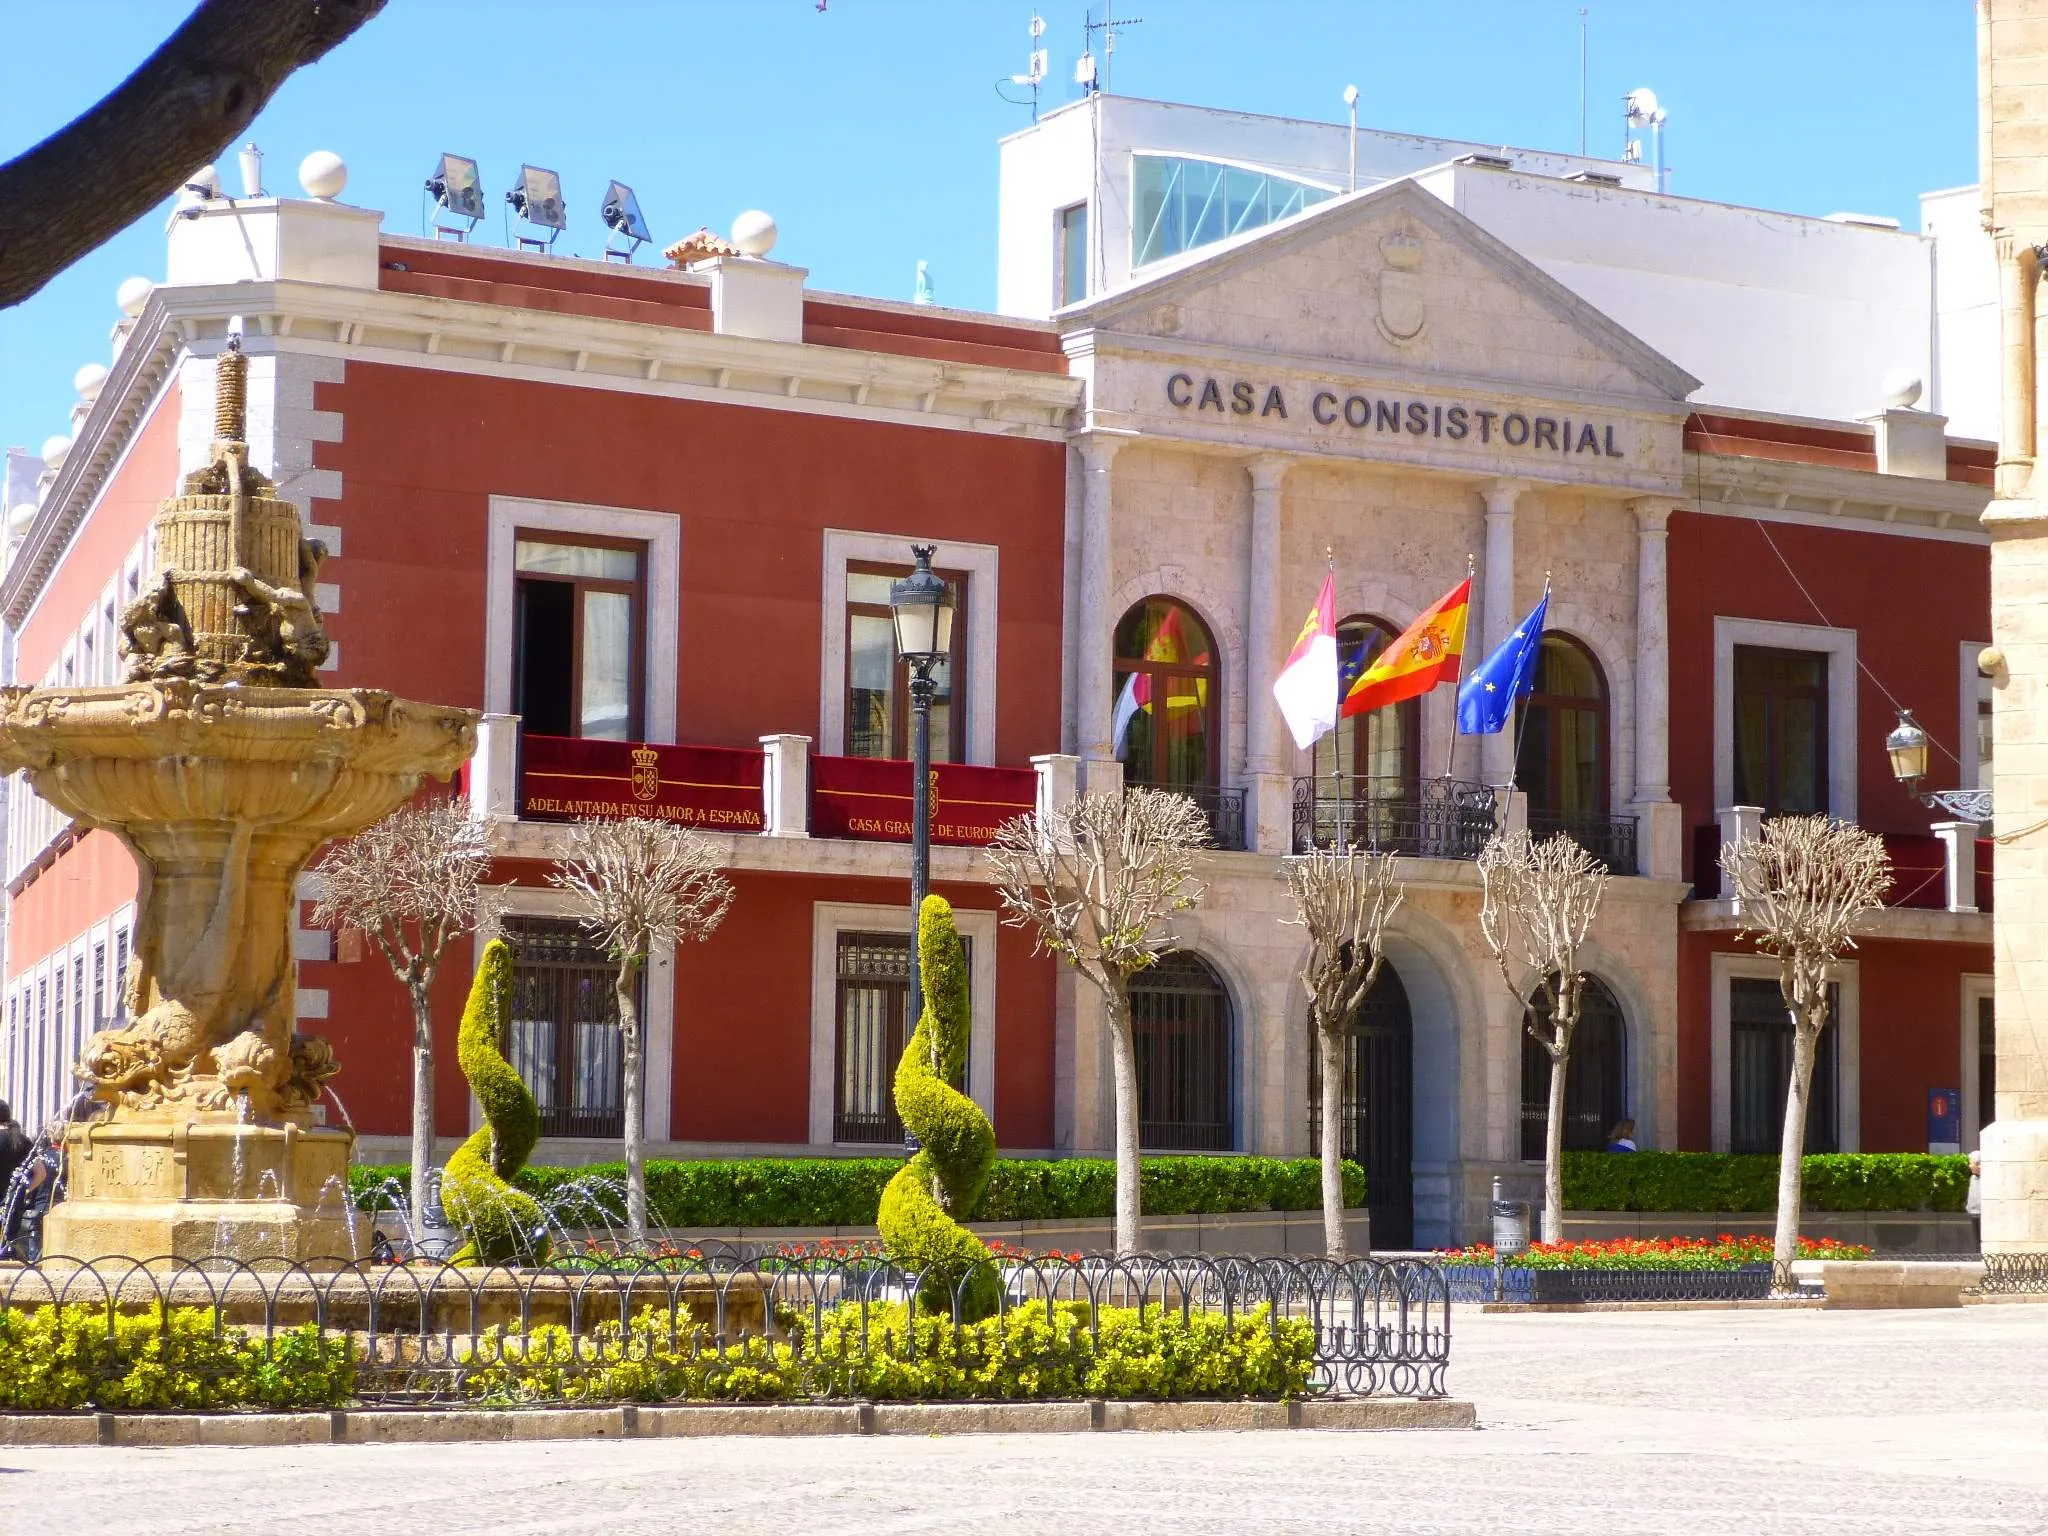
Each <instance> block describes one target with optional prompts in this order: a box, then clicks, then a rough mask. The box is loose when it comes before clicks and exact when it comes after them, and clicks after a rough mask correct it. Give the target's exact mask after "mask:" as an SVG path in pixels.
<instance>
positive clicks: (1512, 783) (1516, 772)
mask: <svg viewBox="0 0 2048 1536" xmlns="http://www.w3.org/2000/svg"><path fill="white" fill-rule="evenodd" d="M1543 601H1544V602H1545V603H1546V604H1547V603H1548V602H1549V601H1550V572H1548V571H1545V572H1544V573H1543ZM1544 615H1545V617H1544V622H1545V623H1546V624H1547V623H1548V622H1549V610H1548V608H1546V609H1545V610H1544ZM1536 644H1537V647H1538V649H1537V652H1536V664H1537V665H1538V666H1541V665H1542V664H1543V652H1542V649H1541V647H1542V644H1543V641H1542V639H1541V637H1540V636H1539V637H1538V639H1537V642H1536ZM1529 691H1530V692H1531V693H1534V692H1535V691H1536V690H1535V689H1534V688H1533V687H1532V688H1531V689H1530V690H1529ZM1516 712H1517V714H1519V715H1520V716H1521V718H1520V719H1518V720H1516V721H1515V755H1514V759H1513V760H1512V761H1511V762H1510V763H1509V764H1508V801H1507V804H1506V805H1504V806H1502V807H1501V813H1500V814H1501V820H1502V821H1503V822H1505V821H1506V820H1507V815H1508V812H1510V811H1512V810H1513V809H1514V808H1515V790H1516V788H1517V786H1518V785H1519V783H1520V781H1521V777H1522V737H1523V735H1524V734H1525V733H1526V732H1527V731H1528V729H1529V712H1528V711H1527V710H1526V709H1521V708H1520V707H1519V706H1517V708H1516Z"/></svg>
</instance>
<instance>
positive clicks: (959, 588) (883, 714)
mask: <svg viewBox="0 0 2048 1536" xmlns="http://www.w3.org/2000/svg"><path fill="white" fill-rule="evenodd" d="M910 570H911V568H910V567H909V566H907V565H900V566H891V565H875V564H870V563H868V562H865V561H854V562H849V563H848V565H847V567H846V755H847V756H848V757H895V758H903V757H908V756H910V745H911V738H910V669H909V668H908V667H907V666H905V665H904V664H903V663H902V662H901V661H900V660H898V659H897V655H896V627H895V622H894V620H893V619H892V618H891V617H890V613H889V588H890V587H891V586H892V585H893V584H894V583H896V582H897V581H900V580H901V579H902V578H903V577H905V576H908V575H909V574H910ZM939 574H940V575H941V576H943V577H944V578H945V579H946V582H947V584H948V585H949V586H950V587H951V588H952V589H953V603H954V612H953V652H952V655H951V656H949V657H948V658H947V659H945V660H943V661H941V662H940V663H939V664H938V665H937V666H936V667H934V668H933V669H932V684H933V691H932V761H933V762H935V763H957V762H959V761H961V760H962V759H963V758H964V757H965V756H966V726H967V707H966V699H965V696H964V695H965V691H966V690H965V686H964V685H965V682H966V667H965V662H966V656H967V650H966V647H967V577H966V575H965V574H964V573H962V572H960V571H941V572H939Z"/></svg>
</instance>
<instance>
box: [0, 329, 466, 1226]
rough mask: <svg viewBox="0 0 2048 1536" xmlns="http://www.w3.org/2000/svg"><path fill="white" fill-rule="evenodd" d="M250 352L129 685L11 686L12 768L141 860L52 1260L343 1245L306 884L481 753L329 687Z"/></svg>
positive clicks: (295, 519)
mask: <svg viewBox="0 0 2048 1536" xmlns="http://www.w3.org/2000/svg"><path fill="white" fill-rule="evenodd" d="M247 369H248V361H247V359H246V358H245V357H243V355H242V353H241V349H240V338H239V337H235V336H231V337H230V339H229V344H228V348H227V350H226V351H224V352H223V353H222V354H221V355H220V358H219V361H218V363H217V373H216V385H217V396H216V405H215V416H214V438H215V441H214V443H213V449H212V456H211V459H212V461H211V462H210V463H209V464H208V465H207V466H206V467H205V468H203V469H200V470H197V471H195V472H194V473H192V474H190V475H188V476H186V477H185V480H184V484H183V486H182V488H181V491H180V494H178V495H176V496H173V497H171V498H170V499H168V500H166V501H165V502H163V503H162V505H161V506H160V508H159V510H158V512H157V514H156V519H155V522H154V524H153V525H152V526H153V531H154V533H155V548H156V570H155V572H154V574H153V576H152V579H151V582H150V585H149V586H148V588H147V589H146V590H145V591H144V592H143V594H142V595H141V596H140V597H138V598H137V599H136V600H135V601H134V602H132V603H130V604H129V606H128V608H127V611H126V612H125V613H124V614H123V615H122V619H121V654H122V658H123V661H124V662H125V664H126V675H127V678H128V681H127V682H126V683H125V684H124V685H122V686H118V687H93V688H28V689H24V688H8V689H4V690H0V771H12V770H15V769H20V770H22V771H23V772H24V773H25V774H26V776H27V779H28V782H29V784H30V786H31V787H32V788H33V789H34V790H35V792H36V793H37V794H38V795H40V796H42V798H43V799H44V800H46V801H48V802H49V803H50V804H51V805H53V806H55V807H57V809H59V810H60V811H63V812H65V813H66V814H68V815H70V816H72V817H73V818H75V819H76V821H77V824H78V826H79V828H80V829H81V830H83V829H86V828H98V829H100V830H102V831H105V832H108V833H110V834H112V835H113V836H115V837H117V838H119V839H120V840H121V842H122V843H123V844H125V845H126V847H127V849H128V851H129V852H130V853H131V854H133V855H134V856H135V867H136V871H137V876H138V883H137V891H136V899H135V925H134V934H135V938H134V952H133V955H132V958H131V959H130V962H129V966H128V972H127V975H126V976H125V977H123V978H122V988H123V991H122V995H123V999H124V1003H125V1007H124V1009H123V1014H124V1017H125V1018H126V1020H127V1021H128V1022H126V1023H125V1024H124V1025H123V1026H121V1027H118V1028H114V1029H108V1030H102V1031H101V1032H100V1033H98V1034H96V1035H94V1036H93V1038H92V1040H91V1041H90V1042H89V1043H88V1044H87V1046H86V1048H85V1051H84V1054H83V1055H82V1056H81V1057H80V1059H79V1061H78V1063H77V1065H76V1066H75V1067H74V1069H73V1071H74V1073H75V1074H76V1076H77V1077H78V1078H79V1079H80V1080H81V1081H82V1082H83V1083H85V1084H86V1085H87V1086H88V1087H89V1088H90V1089H91V1091H92V1094H93V1096H94V1097H95V1098H96V1099H97V1100H99V1101H100V1102H101V1103H102V1104H104V1105H106V1106H107V1108H106V1109H105V1110H104V1111H103V1112H102V1113H100V1114H99V1115H98V1116H96V1117H94V1118H92V1119H89V1120H83V1121H80V1122H78V1123H74V1124H72V1125H70V1126H69V1127H68V1128H67V1130H66V1132H65V1145H66V1151H67V1156H68V1163H69V1181H68V1192H67V1196H66V1198H65V1199H64V1200H63V1201H62V1202H61V1203H60V1204H58V1205H57V1206H55V1207H54V1208H53V1209H52V1210H51V1212H50V1215H49V1218H48V1221H47V1224H46V1227H45V1231H44V1250H43V1251H44V1252H45V1253H46V1254H52V1255H68V1256H70V1257H72V1258H79V1259H89V1258H98V1257H103V1256H108V1255H127V1256H132V1257H135V1258H142V1259H150V1258H158V1257H177V1258H204V1257H214V1256H232V1257H236V1258H258V1257H272V1258H285V1259H293V1260H304V1259H318V1258H331V1257H344V1258H345V1257H348V1256H350V1255H352V1254H354V1253H356V1252H358V1251H359V1249H360V1231H359V1228H358V1225H357V1218H356V1217H355V1216H354V1215H353V1213H352V1210H351V1207H350V1205H349V1203H348V1201H347V1199H346V1197H345V1191H346V1179H347V1172H348V1156H349V1151H350V1148H351V1146H352V1145H353V1142H354V1134H353V1132H351V1131H348V1130H344V1129H339V1128H334V1127H328V1126H325V1125H323V1124H320V1123H318V1116H317V1115H316V1114H315V1111H314V1106H315V1104H316V1102H317V1101H318V1100H319V1099H320V1098H321V1096H322V1093H323V1091H324V1087H325V1084H326V1081H327V1079H328V1078H330V1077H331V1076H333V1074H334V1072H335V1071H336V1063H335V1060H334V1056H333V1053H332V1052H331V1051H330V1050H329V1048H328V1045H327V1042H326V1041H325V1040H323V1039H320V1038H319V1037H318V1036H314V1035H303V1034H300V1033H298V1032H297V1029H296V1027H295V1026H296V1015H295V1008H294V1002H295V985H294V983H295V973H294V967H293V955H292V943H291V937H292V929H293V927H294V918H295V915H296V914H295V902H296V899H297V890H296V886H297V880H298V877H299V874H300V872H301V871H302V870H303V869H304V868H305V866H306V862H307V860H308V859H310V858H311V857H312V856H313V854H314V852H315V851H316V850H317V849H319V848H320V846H321V845H322V844H323V843H325V842H327V841H328V839H330V838H333V837H338V836H345V835H347V834H348V833H351V832H355V831H358V830H359V829H361V828H363V827H365V826H368V825H369V824H370V823H371V822H373V821H376V820H377V819H378V818H380V817H382V816H384V815H385V814H387V813H388V812H390V811H392V810H393V809H395V808H396V807H397V806H399V805H401V804H402V803H404V802H405V801H406V800H407V799H408V798H410V796H411V795H412V794H413V792H414V791H415V790H416V789H418V787H419V785H420V782H421V780H422V779H423V778H424V777H425V776H427V775H429V774H431V775H433V776H434V777H436V778H440V779H446V778H447V777H448V775H449V774H451V773H453V772H454V771H455V769H456V768H457V767H458V766H459V765H460V764H461V763H462V762H463V761H464V760H465V759H466V758H467V757H468V756H469V755H470V753H471V751H472V750H474V748H475V744H476V718H477V717H476V715H475V713H474V712H473V711H470V710H466V709H451V708H445V707H442V706H440V705H434V704H420V703H414V702H412V701H409V700H406V699H398V698H393V697H392V696H391V695H390V694H388V693H384V692H380V691H378V690H376V689H369V688H322V687H320V686H318V684H317V680H316V668H317V667H318V666H319V664H320V663H321V661H323V660H324V659H325V658H326V655H327V651H328V641H327V636H326V633H325V631H324V629H323V627H322V623H321V617H320V611H319V607H318V605H317V603H316V601H315V585H314V582H315V578H316V576H317V575H318V573H319V569H320V562H321V560H322V559H323V558H324V557H325V554H326V551H325V549H324V548H323V547H322V546H321V545H320V544H319V543H318V542H317V541H313V540H308V539H307V538H306V537H305V536H304V530H303V528H302V526H301V524H300V521H299V514H298V509H297V508H296V507H294V506H293V505H292V504H291V503H290V502H288V501H283V500H280V499H279V498H278V497H276V496H275V495H274V494H273V492H274V489H275V487H274V486H273V485H272V484H271V483H270V481H268V480H267V479H265V478H264V477H263V476H262V475H261V474H259V473H257V472H256V470H255V469H253V468H252V467H251V466H250V464H249V450H248V445H247V442H246V441H245V438H244V398H245V391H246V376H247Z"/></svg>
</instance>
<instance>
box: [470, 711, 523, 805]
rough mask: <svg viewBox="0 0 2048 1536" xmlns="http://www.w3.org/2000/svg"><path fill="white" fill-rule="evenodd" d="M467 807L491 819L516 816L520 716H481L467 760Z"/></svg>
mask: <svg viewBox="0 0 2048 1536" xmlns="http://www.w3.org/2000/svg"><path fill="white" fill-rule="evenodd" d="M469 810H470V814H471V815H473V816H479V817H482V818H484V819H485V820H490V821H505V820H516V819H517V818H518V816H519V717H518V716H517V715H484V716H482V717H481V718H480V719H479V720H478V721H477V723H476V755H475V756H474V757H472V758H471V759H470V760H469Z"/></svg>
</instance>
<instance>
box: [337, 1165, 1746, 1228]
mask: <svg viewBox="0 0 2048 1536" xmlns="http://www.w3.org/2000/svg"><path fill="white" fill-rule="evenodd" d="M1596 1155H1597V1154H1596ZM1637 1155H1638V1156H1644V1157H1647V1156H1651V1155H1652V1154H1649V1153H1639V1154H1637ZM1616 1160H1617V1161H1619V1160H1620V1159H1618V1158H1617V1159H1616ZM1566 1162H1567V1164H1569V1162H1570V1157H1569V1156H1568V1157H1567V1158H1566ZM902 1167H903V1159H902V1158H901V1157H754V1158H705V1159H702V1160H697V1161H691V1162H651V1163H649V1164H648V1165H647V1210H648V1220H649V1221H650V1222H651V1223H652V1224H653V1225H655V1226H661V1227H674V1228H680V1229H683V1230H686V1231H703V1230H705V1229H708V1228H715V1227H753V1228H761V1227H864V1226H868V1225H870V1224H872V1223H873V1221H874V1219H875V1211H876V1208H877V1207H878V1205H879V1204H880V1202H881V1198H882V1190H883V1189H884V1188H885V1187H886V1186H887V1185H888V1182H889V1180H890V1179H891V1178H893V1177H895V1175H896V1174H897V1173H898V1172H899V1171H900V1170H901V1169H902ZM624 1177H625V1165H624V1164H622V1163H595V1164H591V1165H589V1166H587V1167H581V1168H553V1167H540V1168H535V1167H528V1168H524V1169H521V1170H520V1173H519V1177H518V1179H517V1180H516V1181H515V1182H516V1183H517V1185H518V1187H519V1188H521V1189H523V1190H525V1191H526V1192H527V1193H528V1194H530V1195H533V1196H536V1197H538V1198H541V1199H545V1198H546V1197H547V1196H548V1195H549V1194H550V1193H552V1192H553V1191H555V1190H557V1189H559V1188H560V1187H561V1186H562V1185H564V1184H567V1183H570V1182H571V1181H573V1180H577V1179H589V1178H596V1179H611V1180H614V1181H617V1180H621V1179H623V1178H624ZM1140 1177H1141V1182H1142V1185H1143V1197H1144V1210H1145V1214H1146V1215H1147V1216H1183V1215H1195V1214H1204V1215H1221V1214H1227V1213H1230V1212H1234V1211H1315V1210H1320V1209H1322V1203H1323V1199H1322V1185H1321V1183H1320V1180H1321V1178H1322V1172H1321V1168H1320V1166H1319V1165H1318V1164H1317V1163H1316V1162H1315V1161H1314V1160H1313V1159H1311V1158H1302V1159H1297V1160H1289V1159H1283V1158H1275V1157H1148V1158H1146V1159H1144V1162H1143V1164H1142V1166H1141V1175H1140ZM1775 1177H1776V1175H1775V1174H1773V1178H1774V1179H1775ZM405 1178H406V1171H405V1169H404V1168H402V1167H398V1166H392V1165H385V1166H381V1167H380V1166H361V1167H356V1168H352V1169H350V1170H349V1187H350V1190H351V1192H352V1193H353V1194H354V1196H355V1198H356V1201H357V1204H358V1205H360V1206H361V1207H362V1208H364V1209H366V1210H367V1209H370V1208H372V1207H373V1206H374V1204H375V1201H376V1195H377V1191H378V1190H379V1189H381V1188H382V1187H383V1185H384V1184H385V1182H386V1181H387V1180H390V1179H396V1180H398V1182H399V1183H400V1184H401V1185H402V1184H403V1183H404V1182H405ZM1772 1187H1773V1188H1774V1189H1775V1187H1776V1185H1775V1184H1773V1186H1772ZM1344 1199H1345V1201H1346V1203H1347V1204H1350V1205H1354V1206H1356V1205H1361V1204H1363V1203H1364V1201H1365V1172H1364V1170H1363V1169H1361V1168H1360V1167H1359V1166H1358V1164H1356V1163H1354V1162H1346V1163H1345V1164H1344ZM1115 1212H1116V1164H1114V1163H1113V1162H1110V1161H1108V1160H1107V1159H1103V1158H1092V1157H1068V1158H1022V1157H1018V1158H998V1159H997V1160H996V1162H995V1164H994V1166H993V1167H992V1168H991V1170H990V1173H989V1182H988V1188H987V1189H986V1190H985V1191H984V1192H983V1194H982V1197H981V1206H980V1209H979V1211H978V1212H977V1214H976V1216H975V1218H974V1219H976V1220H979V1221H1070V1220H1074V1219H1076V1218H1080V1217H1091V1216H1102V1217H1107V1216H1111V1215H1114V1214H1115Z"/></svg>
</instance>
